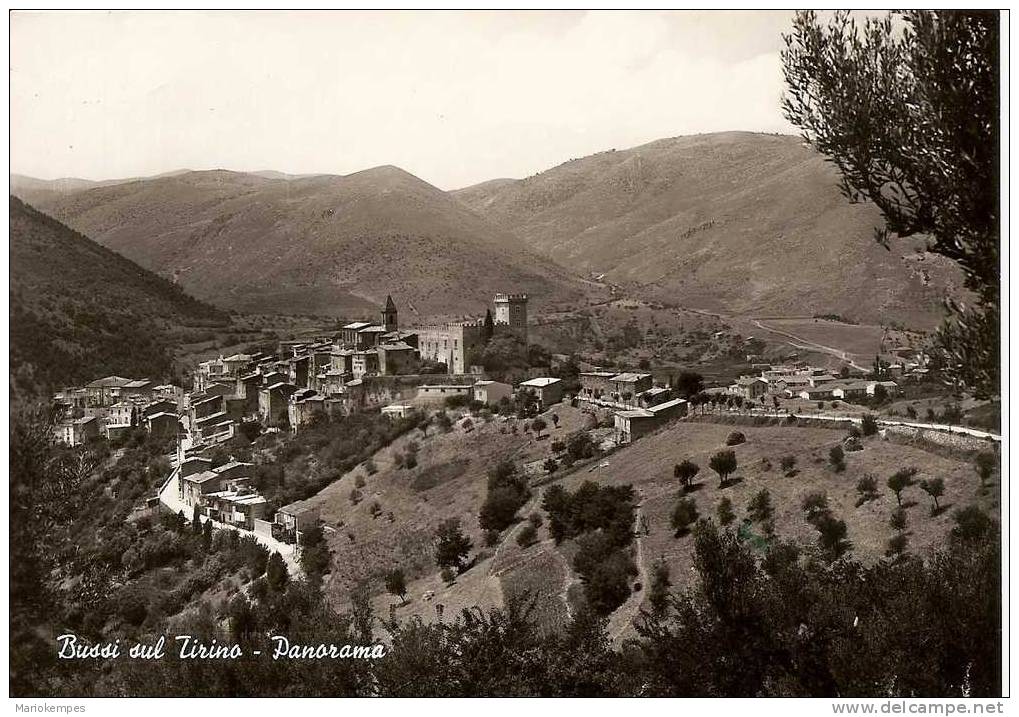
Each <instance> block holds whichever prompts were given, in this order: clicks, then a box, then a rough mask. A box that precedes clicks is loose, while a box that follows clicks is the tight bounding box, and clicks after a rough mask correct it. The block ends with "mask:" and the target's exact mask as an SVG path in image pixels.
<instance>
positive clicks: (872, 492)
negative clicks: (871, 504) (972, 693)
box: [856, 473, 878, 507]
mask: <svg viewBox="0 0 1019 717" xmlns="http://www.w3.org/2000/svg"><path fill="white" fill-rule="evenodd" d="M856 492H857V493H859V494H860V497H859V498H857V499H856V507H860V506H861V505H863V504H864V503H867V502H868V501H872V500H875V499H876V498H877V496H878V492H877V478H875V477H874V476H872V475H870V474H869V473H868V474H866V475H864V476H863V477H862V478H860V480H858V481H857V482H856Z"/></svg>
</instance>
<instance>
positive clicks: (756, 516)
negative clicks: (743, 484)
mask: <svg viewBox="0 0 1019 717" xmlns="http://www.w3.org/2000/svg"><path fill="white" fill-rule="evenodd" d="M747 513H748V514H749V515H750V519H751V520H752V521H754V522H755V523H763V522H765V521H767V520H769V519H770V518H771V516H772V515H774V514H775V509H774V508H772V506H771V493H769V492H768V489H767V488H764V489H762V490H760V491H759V492H757V493H755V494H754V497H753V498H751V499H750V503H749V504H747Z"/></svg>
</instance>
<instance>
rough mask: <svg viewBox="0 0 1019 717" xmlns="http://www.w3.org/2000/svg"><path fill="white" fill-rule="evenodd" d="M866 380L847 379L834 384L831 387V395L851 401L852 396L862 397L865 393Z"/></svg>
mask: <svg viewBox="0 0 1019 717" xmlns="http://www.w3.org/2000/svg"><path fill="white" fill-rule="evenodd" d="M867 386H868V384H867V382H866V381H847V382H845V383H839V384H835V386H834V387H833V388H832V392H831V393H832V397H833V398H841V399H842V400H844V401H851V400H852V399H854V398H864V397H865V396H866V395H867Z"/></svg>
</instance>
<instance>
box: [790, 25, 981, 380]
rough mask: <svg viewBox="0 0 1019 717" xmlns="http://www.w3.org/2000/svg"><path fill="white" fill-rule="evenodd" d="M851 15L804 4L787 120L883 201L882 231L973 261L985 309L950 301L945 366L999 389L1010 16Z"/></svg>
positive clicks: (973, 286) (845, 182) (856, 187)
mask: <svg viewBox="0 0 1019 717" xmlns="http://www.w3.org/2000/svg"><path fill="white" fill-rule="evenodd" d="M899 17H900V18H901V20H902V25H903V26H902V27H901V30H900V29H899V28H897V27H895V26H894V25H893V22H892V18H891V16H890V15H889V16H886V17H884V18H880V19H868V20H867V21H866V22H865V24H864V27H863V31H862V33H861V32H860V30H859V28H858V27H857V25H856V23H855V21H853V20H852V18H851V17H850V15H849V13H847V12H837V13H836V14H835V16H834V18H833V19H832V20H831V21H830V22H829V23H828V25H827V27H825V26H823V25H822V24H821V23H820V22H819V20H818V18H817V16H816V15H815V13H813V12H811V11H800V12H798V13H797V15H796V19H795V21H794V26H793V32H792V34H791V35H789V36H786V37H785V38H784V39H785V43H786V48H785V50H784V51H783V52H782V64H783V68H784V71H785V81H786V87H787V92H786V94H785V96H784V97H783V101H782V107H783V110H784V112H785V116H786V118H787V119H788V120H789V121H790V122H792V123H793V124H795V125H797V126H798V127H800V129H801V130H802V131H803V136H804V138H805V139H806V140H807V141H808V142H809V143H810V144H812V145H813V146H814V147H816V148H817V149H818V150H819V151H820V152H821V153H822V154H824V155H826V156H827V157H828V158H829V159H830V161H832V162H833V163H834V164H835V165H836V166H837V167H838V169H839V171H840V173H841V175H842V181H841V189H842V192H843V193H844V194H845V195H846V196H847V197H848V198H849V199H850V201H853V202H864V201H870V202H872V203H873V204H875V205H876V206H877V208H878V209H879V210H880V211H881V213H882V215H883V217H884V220H885V227H884V228H882V229H880V230H878V232H877V237H876V238H877V240H878V241H879V242H880V243H881V244H882V245H883V246H885V247H886V248H890V244H891V241H890V237H891V236H892V235H896V236H898V237H900V238H901V237H910V236H914V235H922V236H924V238H925V240H926V244H927V249H928V251H932V252H934V253H937V254H941V255H942V256H945V257H947V258H948V259H951V260H952V261H954V262H956V263H957V264H958V265H959V267H960V268H961V269H962V271H963V274H964V276H965V280H964V284H965V287H966V288H967V289H968V290H969V291H971V292H973V294H974V295H975V296H976V297H977V306H975V307H966V306H965V305H963V304H959V303H956V302H953V301H949V302H948V308H949V309H950V310H951V313H952V316H951V317H950V318H949V319H948V320H947V321H946V322H945V324H943V325H942V327H941V329H940V330H939V331H938V335H937V341H936V344H937V351H936V355H935V359H936V363H937V364H938V367H939V369H940V370H941V372H942V374H943V375H944V376H945V377H946V378H947V379H948V380H949V381H950V382H952V383H957V384H959V385H961V386H964V387H966V388H968V389H970V390H972V391H973V392H974V393H975V394H976V395H977V396H978V397H980V398H986V397H989V396H993V395H997V394H998V393H999V390H1000V389H999V370H1000V365H999V355H998V344H999V340H998V337H999V323H1000V317H999V294H1000V273H999V245H1000V225H999V217H998V201H997V197H998V177H999V167H998V163H999V146H1000V141H999V134H998V119H999V109H998V103H999V97H1000V94H999V75H998V72H999V68H998V65H999V50H998V43H999V39H998V38H999V30H998V25H999V17H998V13H997V12H987V11H949V10H943V11H926V10H910V11H907V12H903V13H899Z"/></svg>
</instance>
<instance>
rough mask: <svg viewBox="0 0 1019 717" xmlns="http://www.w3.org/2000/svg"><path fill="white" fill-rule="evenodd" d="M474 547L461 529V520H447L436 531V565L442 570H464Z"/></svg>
mask: <svg viewBox="0 0 1019 717" xmlns="http://www.w3.org/2000/svg"><path fill="white" fill-rule="evenodd" d="M471 547H472V544H471V541H470V539H469V538H468V537H467V536H466V535H464V533H463V531H462V530H461V529H460V520H459V519H457V518H447V519H446V520H444V521H442V522H441V523H439V527H438V528H436V529H435V564H436V565H438V566H439V567H440V568H450V569H453V568H455V569H456V571H457V572H460V570H461V569H462V568H463V564H464V561H465V560H466V558H467V554H468V553H469V552H470V550H471Z"/></svg>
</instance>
